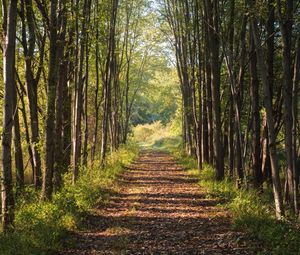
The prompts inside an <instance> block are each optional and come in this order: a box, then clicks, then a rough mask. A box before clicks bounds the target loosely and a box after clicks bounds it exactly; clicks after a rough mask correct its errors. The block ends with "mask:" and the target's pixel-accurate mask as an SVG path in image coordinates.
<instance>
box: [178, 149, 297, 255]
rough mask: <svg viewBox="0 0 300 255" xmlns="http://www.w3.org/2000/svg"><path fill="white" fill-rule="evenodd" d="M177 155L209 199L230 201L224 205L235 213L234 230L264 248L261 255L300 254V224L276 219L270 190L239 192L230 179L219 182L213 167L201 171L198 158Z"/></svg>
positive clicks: (244, 190)
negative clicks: (244, 233)
mask: <svg viewBox="0 0 300 255" xmlns="http://www.w3.org/2000/svg"><path fill="white" fill-rule="evenodd" d="M175 156H176V157H177V158H178V160H179V162H180V163H181V164H182V165H183V166H185V167H186V169H188V171H189V173H190V174H192V175H194V176H196V177H197V178H198V179H199V185H201V187H203V188H205V189H206V191H207V194H208V196H213V197H218V198H221V199H223V200H224V201H226V202H225V204H224V206H226V207H227V208H228V209H229V210H230V212H231V215H232V219H233V226H234V228H236V229H238V230H242V231H244V232H246V233H247V234H248V235H249V237H250V238H253V239H255V240H257V241H258V243H260V244H261V245H262V249H261V252H260V253H257V254H268V255H270V254H274V255H299V254H300V229H299V225H298V223H297V221H296V220H289V221H288V220H287V219H282V220H280V221H278V220H276V218H275V216H274V208H273V199H272V195H271V194H272V192H271V191H270V190H265V191H264V193H263V194H259V193H258V192H257V191H256V190H254V189H238V188H237V187H236V185H235V183H234V182H232V181H231V180H230V179H228V178H227V179H225V180H223V181H221V182H218V181H216V180H215V171H214V169H213V167H211V166H209V165H204V167H203V170H201V171H199V170H197V169H196V166H197V163H196V161H195V159H193V158H191V157H187V156H184V155H182V154H181V153H176V154H175Z"/></svg>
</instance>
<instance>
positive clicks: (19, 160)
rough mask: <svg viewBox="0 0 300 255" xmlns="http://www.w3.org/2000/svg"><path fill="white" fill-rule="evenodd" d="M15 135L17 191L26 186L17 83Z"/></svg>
mask: <svg viewBox="0 0 300 255" xmlns="http://www.w3.org/2000/svg"><path fill="white" fill-rule="evenodd" d="M13 110H14V111H13V119H14V123H13V137H14V139H13V140H14V154H15V167H16V184H17V193H18V194H19V192H20V191H21V190H22V189H23V188H24V165H23V153H22V142H21V134H20V122H19V109H18V102H17V88H16V83H15V87H14V88H13Z"/></svg>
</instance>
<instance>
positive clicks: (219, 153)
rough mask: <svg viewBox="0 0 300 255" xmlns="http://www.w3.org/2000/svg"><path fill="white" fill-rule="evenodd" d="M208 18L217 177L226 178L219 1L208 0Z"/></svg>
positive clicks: (219, 178)
mask: <svg viewBox="0 0 300 255" xmlns="http://www.w3.org/2000/svg"><path fill="white" fill-rule="evenodd" d="M205 2H206V11H207V18H208V24H209V28H208V37H209V44H210V59H211V77H212V83H211V85H212V104H213V124H214V132H213V134H214V158H215V163H216V178H217V180H222V179H223V178H224V158H223V149H222V140H221V137H222V130H221V102H220V72H221V70H220V68H221V65H220V60H219V46H220V45H219V34H218V32H219V6H218V2H217V1H214V2H213V3H211V2H210V1H209V0H206V1H205Z"/></svg>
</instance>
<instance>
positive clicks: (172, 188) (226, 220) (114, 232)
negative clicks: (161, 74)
mask: <svg viewBox="0 0 300 255" xmlns="http://www.w3.org/2000/svg"><path fill="white" fill-rule="evenodd" d="M120 184H121V187H122V188H121V189H120V191H119V192H118V193H116V194H113V195H112V197H111V199H110V200H109V202H108V203H107V204H105V205H103V204H101V205H99V208H96V209H95V210H94V211H93V214H92V215H91V216H90V217H89V218H88V220H87V222H86V226H87V227H86V230H85V231H81V232H78V233H76V234H75V239H76V242H75V244H74V246H75V247H74V248H72V249H69V250H67V251H64V252H62V253H61V254H136V255H138V254H153V255H163V254H186V255H192V254H255V253H254V252H253V251H251V250H250V249H249V248H248V246H247V242H246V238H245V235H244V234H243V233H239V232H236V231H233V230H232V227H231V222H230V217H229V215H228V212H227V211H226V210H225V209H224V208H223V207H221V206H219V204H220V203H221V201H219V200H217V199H213V198H207V197H206V194H205V191H204V190H202V189H201V188H200V187H199V185H198V184H197V180H196V179H195V178H193V177H191V176H190V175H188V174H187V173H186V172H185V171H184V170H183V168H182V167H181V166H179V165H178V164H177V163H176V162H175V160H174V158H172V157H171V156H170V155H169V154H168V153H165V152H155V151H147V152H143V153H141V155H140V157H139V158H138V159H137V161H136V162H134V163H133V164H132V165H131V167H130V169H129V170H128V171H126V172H125V173H124V174H123V175H122V177H121V178H120Z"/></svg>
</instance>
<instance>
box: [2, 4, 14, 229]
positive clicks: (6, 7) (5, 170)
mask: <svg viewBox="0 0 300 255" xmlns="http://www.w3.org/2000/svg"><path fill="white" fill-rule="evenodd" d="M17 4H18V1H17V0H10V1H8V2H6V1H2V10H3V24H2V27H3V32H4V35H3V36H4V37H3V50H4V53H3V66H4V68H3V79H4V113H3V134H2V173H1V174H2V181H1V189H2V192H1V194H2V197H1V199H2V206H1V208H2V210H1V211H2V226H3V230H4V232H7V231H9V230H10V229H12V225H13V221H14V194H13V183H12V165H11V140H12V127H13V123H14V117H15V111H16V110H17V109H16V104H14V102H16V98H15V97H16V93H15V89H16V82H15V50H16V24H17Z"/></svg>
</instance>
